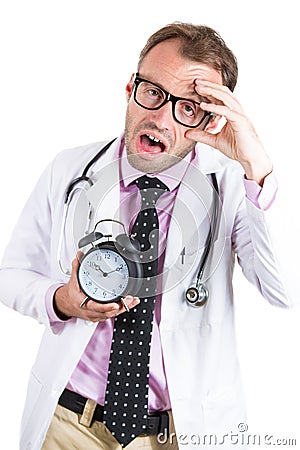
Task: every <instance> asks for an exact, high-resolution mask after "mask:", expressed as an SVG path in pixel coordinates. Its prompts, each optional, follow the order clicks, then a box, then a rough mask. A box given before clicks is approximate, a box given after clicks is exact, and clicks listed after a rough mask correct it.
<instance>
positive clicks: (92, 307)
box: [54, 258, 140, 322]
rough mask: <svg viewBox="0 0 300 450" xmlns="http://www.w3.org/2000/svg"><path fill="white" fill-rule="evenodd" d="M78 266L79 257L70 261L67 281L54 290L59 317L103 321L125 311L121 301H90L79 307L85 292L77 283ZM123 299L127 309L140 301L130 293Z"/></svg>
mask: <svg viewBox="0 0 300 450" xmlns="http://www.w3.org/2000/svg"><path fill="white" fill-rule="evenodd" d="M78 267H79V259H78V258H75V259H74V261H73V262H72V273H71V278H70V280H69V282H68V283H67V284H65V285H64V286H61V287H59V288H58V289H57V291H56V292H55V295H54V309H55V312H56V314H57V315H58V317H59V318H61V319H64V320H66V319H68V318H71V317H79V318H81V319H84V320H89V321H91V322H103V321H104V320H107V319H110V318H112V317H115V316H117V315H119V314H122V313H124V312H125V311H126V308H125V306H124V305H123V304H122V302H121V301H120V302H113V303H105V304H101V303H97V302H93V301H90V302H88V303H86V304H85V306H84V308H80V304H81V302H82V300H83V299H84V297H85V294H84V293H83V292H82V290H81V289H80V287H79V284H78V279H77V271H78ZM123 301H124V302H125V303H126V305H127V307H128V308H129V309H131V308H134V307H135V306H136V305H138V304H139V302H140V300H139V298H138V297H133V296H131V295H126V296H125V297H124V300H123Z"/></svg>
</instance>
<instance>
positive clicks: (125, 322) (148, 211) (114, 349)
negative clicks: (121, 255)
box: [103, 175, 168, 446]
mask: <svg viewBox="0 0 300 450" xmlns="http://www.w3.org/2000/svg"><path fill="white" fill-rule="evenodd" d="M135 183H136V185H137V186H138V188H139V190H140V194H141V210H140V212H139V214H138V216H137V218H136V221H135V223H134V225H133V227H132V230H131V234H132V235H134V236H135V238H136V239H137V240H138V241H139V243H140V247H141V254H140V258H141V262H142V264H143V271H144V276H143V285H142V288H141V291H140V294H139V297H140V299H141V302H140V304H139V305H138V306H137V307H136V308H134V309H132V310H130V312H129V313H124V314H121V315H120V316H117V317H116V318H115V322H114V333H113V339H112V346H111V355H110V361H109V370H108V380H107V390H106V397H105V404H104V420H103V422H104V423H105V425H106V426H107V427H108V428H109V430H110V431H111V432H112V434H113V435H114V436H115V438H116V439H117V440H118V441H119V442H120V444H121V445H122V446H126V445H127V444H128V443H129V442H130V441H132V440H133V439H134V438H135V437H136V436H138V435H140V434H145V433H146V428H147V413H148V389H149V384H148V382H149V357H150V345H151V335H152V325H153V313H154V303H155V292H156V275H157V257H158V228H159V224H158V217H157V211H156V207H155V206H156V201H157V199H158V198H159V197H160V195H161V194H163V193H164V192H165V191H167V190H168V188H167V187H166V186H165V185H164V184H163V183H162V182H161V181H160V180H158V179H157V178H150V177H147V176H146V175H144V176H142V177H140V178H138V179H137V180H135Z"/></svg>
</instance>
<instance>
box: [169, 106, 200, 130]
mask: <svg viewBox="0 0 300 450" xmlns="http://www.w3.org/2000/svg"><path fill="white" fill-rule="evenodd" d="M174 114H175V117H176V119H177V120H178V121H179V122H181V123H183V124H184V125H187V126H188V127H194V126H196V125H199V124H200V123H201V121H202V120H203V118H204V116H205V112H204V111H203V109H201V108H200V106H199V105H197V103H194V102H192V101H189V100H178V101H177V102H176V104H175V109H174Z"/></svg>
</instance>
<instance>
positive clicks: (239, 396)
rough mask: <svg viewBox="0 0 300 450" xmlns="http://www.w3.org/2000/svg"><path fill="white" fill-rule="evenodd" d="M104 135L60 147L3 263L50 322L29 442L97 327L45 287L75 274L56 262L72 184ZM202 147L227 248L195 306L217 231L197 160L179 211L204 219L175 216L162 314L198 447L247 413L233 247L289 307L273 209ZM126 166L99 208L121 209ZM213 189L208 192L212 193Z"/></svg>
mask: <svg viewBox="0 0 300 450" xmlns="http://www.w3.org/2000/svg"><path fill="white" fill-rule="evenodd" d="M119 142H120V141H119V140H117V141H116V142H115V143H114V144H113V145H112V146H111V148H110V149H109V150H108V151H107V153H106V154H105V155H104V156H102V157H101V158H100V160H99V161H98V162H97V163H96V164H95V165H94V166H93V167H92V169H91V172H92V176H93V174H96V173H99V170H100V169H101V168H102V167H105V166H106V165H107V164H109V163H111V162H112V161H113V160H114V158H115V154H116V149H117V147H118V145H119ZM102 145H103V144H102V143H97V144H92V145H89V146H86V147H82V148H77V149H72V150H68V151H65V152H62V153H60V154H59V155H58V156H57V157H56V159H55V160H54V162H53V163H52V164H51V165H50V166H49V167H48V168H47V169H46V171H45V172H44V174H43V175H42V177H41V179H40V180H39V182H38V185H37V187H36V189H35V190H34V192H33V194H32V196H31V197H30V199H29V201H28V203H27V204H26V206H25V209H24V210H23V212H22V215H21V218H20V221H19V222H18V224H17V226H16V228H15V231H14V233H13V235H12V239H11V242H10V244H9V246H8V248H7V250H6V253H5V255H4V259H3V263H2V268H1V271H0V288H1V300H2V301H3V302H4V303H5V304H7V305H8V306H10V307H12V308H14V309H16V310H17V311H19V312H21V313H23V314H26V315H29V316H32V317H33V318H35V319H36V320H38V321H39V322H41V323H43V324H44V325H45V332H44V335H43V338H42V342H41V345H40V348H39V351H38V355H37V358H36V361H35V363H34V365H33V368H32V372H31V375H30V380H29V386H28V394H27V400H26V405H25V409H24V415H23V420H22V430H21V444H20V448H21V450H25V449H26V450H28V449H34V450H38V449H40V448H41V445H42V443H43V440H44V437H45V434H46V432H47V428H48V426H49V424H50V421H51V417H52V415H53V412H54V410H55V407H56V404H57V401H58V397H59V396H60V394H61V392H62V391H63V389H64V388H65V386H66V384H67V382H68V380H69V378H70V376H71V374H72V372H73V370H74V368H75V367H76V365H77V363H78V361H79V359H80V356H81V354H82V352H83V351H84V349H85V347H86V345H87V344H88V342H89V340H90V338H91V336H92V334H93V332H94V330H95V327H96V324H94V323H92V322H88V321H84V320H81V319H77V320H76V319H72V320H70V321H67V322H65V323H58V322H57V323H55V324H54V325H52V326H51V325H50V323H49V320H48V316H47V312H46V308H45V296H46V293H47V290H48V289H49V288H50V286H52V285H53V284H55V283H59V282H62V283H64V282H67V278H66V277H63V276H62V274H61V272H60V270H59V267H58V262H57V246H58V240H59V233H60V230H61V219H62V211H63V202H64V193H65V189H66V187H67V186H68V184H69V183H70V181H71V180H72V179H73V178H76V177H78V176H79V175H80V174H81V172H82V170H83V168H84V167H85V165H86V164H87V162H88V161H89V160H90V159H91V158H92V156H93V155H94V154H96V152H97V151H98V149H100V148H101V146H102ZM197 147H198V150H197V153H198V162H197V164H198V169H200V171H201V172H202V173H203V174H204V175H206V174H209V173H211V172H215V173H216V176H217V180H218V185H219V189H220V196H221V200H222V204H223V212H222V217H221V221H220V224H219V228H218V236H217V241H216V243H215V248H216V249H218V250H217V251H216V252H215V251H214V255H216V256H212V257H211V258H210V261H209V267H210V269H209V270H210V275H211V277H210V279H209V280H208V282H207V285H208V287H209V291H210V299H209V301H208V302H207V304H206V305H205V306H204V307H203V308H198V309H195V308H192V307H190V306H188V305H187V303H186V301H185V300H184V293H185V290H186V289H187V288H188V287H189V286H190V285H191V284H193V283H194V282H195V276H196V273H197V264H194V262H195V261H196V262H199V260H200V256H201V247H202V250H203V236H204V237H205V238H206V236H207V234H208V222H207V220H206V217H207V213H206V208H209V205H204V206H203V203H201V202H199V199H198V198H197V195H193V193H191V192H192V191H193V189H194V188H195V189H196V190H197V189H198V188H197V186H196V185H197V183H198V179H199V183H200V184H201V179H202V178H201V176H200V177H199V172H195V171H194V169H193V168H189V169H188V170H187V173H186V175H185V178H184V180H185V181H186V180H189V184H190V185H191V186H192V190H191V189H190V188H188V187H187V186H186V185H185V183H183V184H182V185H181V187H180V189H179V192H178V195H177V199H176V205H175V209H174V215H175V216H176V215H177V217H180V216H181V209H180V208H181V207H186V208H188V210H189V211H191V212H192V215H193V217H194V220H195V223H197V227H198V229H196V230H195V228H194V227H192V226H191V227H189V225H188V223H185V222H184V223H185V225H186V229H187V232H186V233H185V234H184V236H183V237H182V236H181V235H180V229H179V228H178V225H177V223H176V220H172V221H171V225H170V229H169V235H168V243H167V249H166V257H165V269H166V274H165V286H166V288H165V293H164V294H163V298H162V311H161V323H160V333H161V342H162V348H163V355H164V363H165V371H166V376H167V380H168V387H169V393H170V399H171V404H172V411H173V416H174V421H175V427H176V432H177V436H178V439H179V445H180V448H181V449H189V448H191V449H192V448H195V445H194V443H193V442H194V441H193V440H195V439H197V435H199V436H203V435H204V434H205V433H215V434H217V436H218V438H219V439H220V440H221V437H222V435H223V434H224V433H228V432H230V431H231V430H236V429H237V426H238V424H239V423H241V422H243V420H244V419H245V408H244V400H243V389H242V384H241V380H240V371H239V363H238V360H237V351H236V340H235V330H234V301H233V300H234V299H233V288H232V273H233V267H234V253H236V254H237V257H238V261H239V263H240V264H241V266H242V269H243V272H244V274H245V276H246V277H247V278H248V279H249V280H250V281H251V282H252V283H254V284H255V285H256V286H257V288H258V289H259V290H260V292H261V293H262V294H263V296H264V297H265V298H266V299H267V300H268V301H269V302H271V303H272V304H274V305H278V306H282V307H287V306H288V304H289V301H288V295H287V292H286V287H285V285H284V281H283V280H282V278H281V275H280V274H279V273H278V266H277V264H276V259H277V256H276V254H275V255H274V252H275V250H274V252H273V251H272V248H273V244H272V243H271V242H270V230H269V228H268V212H263V211H262V210H258V209H257V208H256V207H255V206H254V205H253V204H252V203H251V202H250V201H248V200H246V199H245V192H244V186H243V182H242V176H243V174H242V171H241V168H240V166H239V164H238V163H235V162H232V161H229V160H228V159H227V158H225V157H223V156H222V155H221V154H220V153H219V152H217V151H216V150H214V149H211V148H209V147H207V146H204V145H201V144H198V145H197ZM102 173H103V172H102ZM197 173H198V177H197ZM118 176H119V175H118V171H117V170H116V171H114V173H112V171H111V170H110V172H109V179H110V183H111V186H114V188H113V190H112V191H111V192H110V194H108V195H107V196H106V199H104V200H103V203H102V204H101V205H100V207H99V208H98V212H97V213H98V214H99V217H102V218H109V217H112V216H114V215H115V213H116V210H117V209H118V207H119V188H118ZM190 180H191V181H190ZM97 184H98V187H99V183H97ZM104 184H105V183H104ZM203 189H204V191H205V189H206V188H205V187H204V188H203ZM203 195H204V197H205V196H206V194H203ZM207 198H208V200H207V201H208V202H209V198H210V197H209V195H207ZM205 202H206V200H204V203H205ZM183 205H184V206H183ZM176 208H177V210H176ZM71 213H72V211H71ZM71 213H70V214H71ZM181 220H182V217H181ZM67 226H69V225H68V224H67ZM189 228H190V229H189ZM69 234H72V233H69ZM201 239H202V241H201ZM198 241H199V242H198ZM201 242H202V244H201ZM68 246H69V248H68V249H67V250H66V249H65V248H63V259H64V261H71V260H72V259H73V258H74V256H75V253H76V245H73V243H71V241H70V242H69V243H68ZM183 248H185V250H186V253H185V256H184V258H185V261H184V264H186V265H187V267H189V264H190V270H189V271H187V274H186V276H185V277H184V279H183V280H181V282H180V283H176V280H179V279H180V278H182V277H181V273H182V270H183V264H182V258H183V256H182V249H183ZM199 248H200V250H199ZM16 280H17V282H16ZM223 448H226V446H224V445H223ZM243 448H244V447H243Z"/></svg>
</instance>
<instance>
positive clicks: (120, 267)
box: [107, 264, 123, 275]
mask: <svg viewBox="0 0 300 450" xmlns="http://www.w3.org/2000/svg"><path fill="white" fill-rule="evenodd" d="M121 269H123V264H121V266H119V267H117V268H116V269H114V270H111V271H110V272H107V275H109V274H110V273H113V272H119V271H120V270H121Z"/></svg>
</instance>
